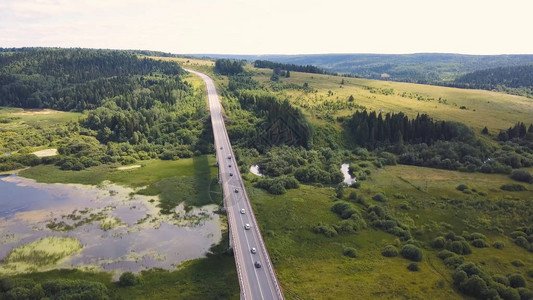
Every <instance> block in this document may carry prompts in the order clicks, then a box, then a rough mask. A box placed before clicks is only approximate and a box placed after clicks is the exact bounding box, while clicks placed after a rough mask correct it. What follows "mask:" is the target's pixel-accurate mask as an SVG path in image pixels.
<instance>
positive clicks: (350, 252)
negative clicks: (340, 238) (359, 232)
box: [342, 247, 357, 258]
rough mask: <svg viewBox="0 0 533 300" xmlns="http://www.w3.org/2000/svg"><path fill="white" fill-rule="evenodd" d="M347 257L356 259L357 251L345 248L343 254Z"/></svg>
mask: <svg viewBox="0 0 533 300" xmlns="http://www.w3.org/2000/svg"><path fill="white" fill-rule="evenodd" d="M342 254H344V255H345V256H348V257H351V258H356V257H357V251H356V250H355V249H354V248H350V247H349V248H344V251H343V252H342Z"/></svg>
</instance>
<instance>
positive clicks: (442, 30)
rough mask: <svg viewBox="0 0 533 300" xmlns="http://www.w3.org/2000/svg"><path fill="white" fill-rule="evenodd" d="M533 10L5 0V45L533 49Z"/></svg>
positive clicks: (518, 0)
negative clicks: (532, 35)
mask: <svg viewBox="0 0 533 300" xmlns="http://www.w3.org/2000/svg"><path fill="white" fill-rule="evenodd" d="M532 10H533V3H530V2H529V1H526V0H510V1H508V3H506V5H500V3H499V2H496V3H493V2H487V1H481V0H471V1H468V2H464V1H461V0H449V1H433V2H431V3H428V2H427V1H423V0H406V1H402V2H401V3H400V2H398V1H392V0H378V1H374V2H367V1H348V0H332V1H328V2H327V3H325V2H323V1H316V0H315V1H301V0H298V1H297V0H294V1H289V2H287V1H282V0H272V1H269V2H268V3H267V2H263V1H258V0H247V1H245V0H224V1H223V0H179V1H174V0H158V1H156V2H155V3H154V2H149V1H146V0H111V1H98V0H92V1H91V0H80V1H68V0H4V1H2V2H0V19H2V21H3V22H1V23H0V45H2V46H3V47H8V48H10V47H66V48H72V47H75V48H77V47H80V48H93V49H99V48H104V49H124V50H126V49H159V50H157V51H162V52H170V53H183V54H191V53H195V54H196V53H198V54H203V53H220V54H221V55H230V54H233V53H241V54H240V55H276V54H277V53H283V54H280V55H310V54H321V53H324V54H336V53H339V54H345V53H354V54H355V53H357V54H359V53H360V54H366V53H368V54H414V53H460V54H465V55H514V54H525V53H533V42H532V41H531V40H530V39H528V37H529V36H530V32H529V28H530V27H531V26H530V21H529V20H530V16H529V12H530V11H532ZM258 53H261V54H258Z"/></svg>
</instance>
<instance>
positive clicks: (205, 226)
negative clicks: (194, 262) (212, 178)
mask: <svg viewBox="0 0 533 300" xmlns="http://www.w3.org/2000/svg"><path fill="white" fill-rule="evenodd" d="M0 191H1V192H0V260H1V259H3V258H4V257H6V256H7V254H8V253H9V252H10V251H11V250H12V249H13V248H15V247H18V246H20V245H24V244H27V243H31V242H33V241H36V240H38V239H40V238H42V237H46V236H65V237H69V236H70V237H75V238H77V239H78V240H79V241H80V243H81V244H82V245H83V247H84V248H83V250H82V251H80V252H79V253H76V254H74V255H73V256H72V257H71V258H70V259H67V260H65V261H62V262H61V263H60V264H59V265H58V266H57V267H59V268H64V267H88V268H92V269H100V270H101V269H104V270H108V271H113V270H120V271H124V270H129V271H134V272H138V271H140V270H143V269H149V268H153V267H157V268H163V269H172V268H174V267H175V266H177V265H179V264H180V263H181V262H183V261H186V260H190V259H195V258H199V257H202V256H204V255H205V254H206V253H207V251H208V250H209V248H210V247H211V246H212V245H213V244H217V243H218V242H220V240H221V237H222V234H221V227H220V220H219V216H218V215H217V214H215V213H214V211H215V210H216V209H217V206H216V205H207V206H204V207H202V208H194V209H192V210H190V211H188V212H186V211H185V210H184V209H183V206H179V207H177V208H176V211H175V213H174V214H171V215H161V214H160V210H159V208H158V207H157V206H156V205H157V203H158V201H150V200H151V199H154V198H155V199H156V200H157V197H148V196H141V195H135V194H133V192H134V190H132V189H130V188H125V187H121V186H117V185H112V184H104V185H102V186H99V187H94V186H85V185H78V184H76V185H74V184H42V183H36V182H35V181H33V180H30V179H25V178H22V177H18V176H15V175H12V176H8V177H0Z"/></svg>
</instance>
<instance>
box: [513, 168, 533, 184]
mask: <svg viewBox="0 0 533 300" xmlns="http://www.w3.org/2000/svg"><path fill="white" fill-rule="evenodd" d="M511 178H512V179H514V180H516V181H522V182H527V183H533V175H531V173H529V172H528V171H523V170H516V171H513V173H512V174H511Z"/></svg>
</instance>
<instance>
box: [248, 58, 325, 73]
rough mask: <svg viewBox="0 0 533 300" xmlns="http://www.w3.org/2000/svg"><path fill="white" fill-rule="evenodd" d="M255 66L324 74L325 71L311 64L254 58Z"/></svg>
mask: <svg viewBox="0 0 533 300" xmlns="http://www.w3.org/2000/svg"><path fill="white" fill-rule="evenodd" d="M254 67H255V68H266V69H281V70H285V71H296V72H303V73H313V74H326V71H324V70H322V69H320V68H318V67H317V66H313V65H305V66H302V65H295V64H282V63H276V62H272V61H268V60H259V59H258V60H256V61H255V62H254Z"/></svg>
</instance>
